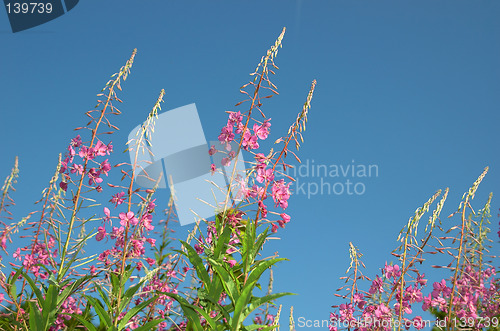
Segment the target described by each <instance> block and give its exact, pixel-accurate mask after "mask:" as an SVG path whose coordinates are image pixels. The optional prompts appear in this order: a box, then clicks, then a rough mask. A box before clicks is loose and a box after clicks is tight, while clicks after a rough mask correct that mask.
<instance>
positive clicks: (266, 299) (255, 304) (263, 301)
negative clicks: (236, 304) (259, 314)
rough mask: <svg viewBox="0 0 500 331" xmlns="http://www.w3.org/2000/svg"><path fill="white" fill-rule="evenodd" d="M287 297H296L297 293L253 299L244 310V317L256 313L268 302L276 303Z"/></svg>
mask: <svg viewBox="0 0 500 331" xmlns="http://www.w3.org/2000/svg"><path fill="white" fill-rule="evenodd" d="M285 295H296V294H295V293H289V292H281V293H272V294H268V295H265V296H263V297H260V298H259V297H253V298H252V300H251V301H250V304H249V305H248V306H247V307H246V308H245V309H244V315H245V316H248V315H250V314H251V313H252V311H254V310H255V309H257V308H259V307H260V306H262V305H263V304H266V303H268V302H271V301H274V300H276V299H279V298H281V297H284V296H285Z"/></svg>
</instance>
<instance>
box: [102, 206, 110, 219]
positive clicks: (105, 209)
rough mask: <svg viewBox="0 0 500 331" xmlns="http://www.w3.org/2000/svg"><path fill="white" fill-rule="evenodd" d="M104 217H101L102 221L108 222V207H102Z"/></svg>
mask: <svg viewBox="0 0 500 331" xmlns="http://www.w3.org/2000/svg"><path fill="white" fill-rule="evenodd" d="M104 215H106V216H105V217H103V220H104V221H108V220H109V219H110V218H111V216H110V211H109V208H108V207H104Z"/></svg>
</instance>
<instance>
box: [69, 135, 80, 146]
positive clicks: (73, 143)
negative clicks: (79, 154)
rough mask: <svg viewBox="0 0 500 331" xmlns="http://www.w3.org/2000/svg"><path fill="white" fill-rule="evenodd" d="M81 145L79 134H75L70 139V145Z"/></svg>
mask: <svg viewBox="0 0 500 331" xmlns="http://www.w3.org/2000/svg"><path fill="white" fill-rule="evenodd" d="M81 145H82V138H81V137H80V135H78V136H76V137H75V138H73V139H71V146H73V147H80V146H81Z"/></svg>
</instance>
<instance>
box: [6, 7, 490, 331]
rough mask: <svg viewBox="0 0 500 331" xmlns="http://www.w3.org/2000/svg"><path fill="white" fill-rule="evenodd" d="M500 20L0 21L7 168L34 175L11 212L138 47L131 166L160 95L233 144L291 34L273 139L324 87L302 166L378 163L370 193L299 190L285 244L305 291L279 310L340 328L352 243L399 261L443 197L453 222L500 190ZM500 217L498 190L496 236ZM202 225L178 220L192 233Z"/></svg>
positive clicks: (377, 10)
mask: <svg viewBox="0 0 500 331" xmlns="http://www.w3.org/2000/svg"><path fill="white" fill-rule="evenodd" d="M499 13H500V3H498V2H496V1H451V0H450V1H426V0H423V1H419V2H418V4H417V3H415V2H406V1H405V2H403V1H377V2H369V1H354V2H353V1H300V0H299V1H272V2H264V1H252V2H234V3H233V2H229V1H190V2H180V1H148V2H142V1H121V2H120V3H119V4H118V2H115V3H111V2H100V3H98V2H97V1H85V2H83V1H80V3H79V4H78V6H77V7H75V8H74V9H73V10H72V11H70V12H69V13H68V14H66V15H64V16H62V17H60V18H58V19H56V20H54V21H51V22H49V23H47V24H45V25H42V26H39V27H35V28H33V29H30V30H27V31H24V32H20V33H15V34H13V33H11V32H10V26H9V24H8V20H7V15H6V13H5V12H4V11H0V39H1V41H2V43H1V44H2V56H1V58H2V61H1V62H0V139H1V141H2V142H3V143H2V144H1V145H0V155H1V157H0V160H1V162H0V174H1V176H2V177H5V176H7V175H8V173H9V171H10V169H11V167H12V164H13V162H14V158H15V156H16V155H17V156H19V162H20V169H21V173H20V179H19V183H18V185H17V192H16V193H15V194H14V198H15V199H16V202H17V205H16V207H15V208H13V209H12V211H13V212H14V213H15V215H16V216H17V217H18V218H19V217H22V216H25V215H26V214H28V212H29V211H31V210H33V209H34V207H33V205H32V203H33V202H34V201H36V200H38V199H39V197H40V193H41V191H42V189H43V188H44V187H45V186H46V184H47V182H48V180H49V179H50V177H51V176H52V174H53V171H54V168H55V165H56V163H57V155H58V153H60V152H64V150H65V148H66V146H67V144H68V142H69V140H70V139H71V138H72V137H73V136H74V132H73V128H75V127H78V126H81V125H83V124H84V123H85V122H86V117H85V116H84V112H85V111H87V110H90V109H91V108H92V107H93V106H94V105H95V103H96V96H95V95H96V94H97V93H98V92H99V91H100V90H101V89H102V87H103V86H104V84H105V83H106V82H107V80H108V78H109V76H110V75H111V74H112V73H114V72H116V71H117V70H118V68H119V67H120V66H122V65H123V64H124V63H125V61H126V60H127V59H128V57H129V56H130V54H131V52H132V50H133V49H134V48H137V49H138V54H137V57H136V60H135V63H134V65H133V68H132V73H131V75H130V76H129V78H128V79H127V81H126V82H125V83H124V84H123V88H124V91H123V92H121V93H120V94H119V96H120V97H121V99H122V100H123V101H124V103H123V105H121V107H120V110H121V111H122V113H123V114H122V115H121V116H120V117H117V118H116V119H115V122H114V124H115V125H117V126H118V127H120V129H121V131H119V132H118V133H117V134H116V135H114V136H113V138H112V141H113V144H114V146H115V153H114V158H113V161H115V162H116V163H117V162H120V161H126V160H127V158H128V155H127V154H122V153H121V151H122V150H124V149H125V142H126V139H127V135H128V133H129V132H130V130H132V129H133V128H134V127H135V126H136V125H138V124H139V123H142V121H143V120H144V119H145V117H146V116H147V114H148V112H149V111H150V109H151V107H152V106H153V104H154V102H155V101H156V98H157V97H158V94H159V92H160V90H161V89H165V91H166V96H165V103H164V104H163V105H162V108H163V110H164V111H165V110H169V109H173V108H176V107H180V106H184V105H187V104H190V103H196V106H197V109H198V112H199V115H200V119H201V122H202V125H203V129H204V131H205V135H206V137H207V139H209V140H210V139H211V140H214V139H216V137H217V135H218V134H219V132H220V128H221V127H222V126H223V125H224V123H225V121H226V114H225V113H224V111H226V110H234V109H235V108H234V105H235V104H236V103H237V102H239V101H240V100H241V95H240V93H239V91H238V90H239V87H240V86H241V85H243V84H244V83H246V82H247V81H248V79H249V76H248V74H249V73H250V72H252V71H253V70H254V68H255V66H256V64H257V63H258V61H259V60H260V57H261V56H262V55H264V54H265V52H266V50H267V49H268V48H269V46H270V45H271V44H272V43H274V40H275V38H276V37H277V36H278V35H279V33H280V32H281V29H282V27H284V26H286V27H287V32H286V34H285V38H284V41H283V48H282V49H280V51H279V54H278V57H277V59H276V64H277V65H278V66H279V67H280V70H279V71H278V72H277V75H276V76H275V78H274V80H273V82H274V83H275V84H276V85H277V87H278V90H279V92H280V95H279V96H277V97H275V98H273V99H271V100H268V101H267V102H266V103H265V104H264V106H263V108H262V109H263V110H264V112H265V113H266V115H267V116H268V117H271V118H272V123H273V124H272V130H271V134H272V136H271V138H272V139H271V140H274V139H276V138H278V137H279V136H280V135H281V134H284V133H285V130H286V129H287V128H288V126H289V125H290V123H292V121H293V120H294V119H295V117H296V114H297V112H298V111H300V109H301V107H302V104H303V103H304V101H305V98H306V96H307V92H308V89H309V86H310V84H311V81H312V80H313V79H317V82H318V85H317V88H316V92H315V94H314V98H313V101H312V109H311V111H310V115H309V121H308V125H307V131H306V132H305V134H304V138H305V142H304V144H303V145H302V147H301V149H300V153H299V155H300V157H301V158H302V160H303V161H304V162H306V161H307V160H308V161H309V163H310V164H312V163H313V161H314V163H315V164H322V165H326V166H330V165H337V166H340V165H343V166H344V167H345V166H347V165H349V164H353V163H354V164H360V165H376V166H377V169H378V176H372V177H370V178H364V177H363V178H361V177H357V178H351V181H353V182H359V183H362V184H360V185H362V187H364V188H365V192H364V194H361V195H358V194H352V195H348V194H345V193H344V194H316V195H312V196H310V197H309V198H308V197H307V196H305V195H303V194H302V195H300V194H297V195H296V196H295V197H293V198H292V199H291V200H290V207H289V209H288V213H289V214H290V215H292V221H291V222H290V223H289V224H288V225H287V227H286V229H285V230H283V231H281V232H280V234H281V238H282V239H281V240H280V241H279V242H272V243H270V244H269V247H268V251H269V252H270V253H272V252H274V251H279V255H280V256H281V257H287V258H289V259H290V261H289V262H286V263H282V264H280V265H279V267H278V268H276V269H275V274H274V276H275V290H276V291H290V292H295V293H298V294H299V295H298V296H294V297H289V298H285V299H283V300H281V301H280V303H283V305H284V310H285V312H286V311H288V310H289V307H290V306H291V305H293V306H294V310H295V317H296V318H298V317H300V316H302V317H304V318H306V319H308V320H316V319H327V318H328V314H329V311H330V306H331V305H333V304H338V303H340V302H339V301H338V300H337V299H335V298H334V296H333V293H334V291H335V289H336V288H338V287H339V286H340V285H341V282H340V281H339V280H338V278H339V277H340V276H343V275H344V272H345V270H346V269H347V267H348V264H349V255H348V243H349V242H350V241H352V242H354V243H355V244H356V245H357V246H358V248H359V249H360V250H361V252H362V253H363V254H364V257H363V260H364V262H365V264H366V267H367V270H366V272H365V274H366V275H368V276H370V277H373V276H375V274H376V273H378V272H379V268H380V267H382V266H383V265H384V262H385V261H386V260H389V261H390V260H391V259H392V258H391V256H390V252H391V250H392V249H394V248H395V247H396V246H397V242H396V237H397V234H398V233H399V230H400V229H401V228H402V227H403V226H404V225H405V224H406V222H407V220H408V218H409V217H411V216H412V215H413V213H414V211H415V209H416V208H417V207H419V206H421V205H422V204H423V203H424V202H425V201H426V200H427V199H428V198H429V197H430V196H431V195H432V194H433V193H434V192H435V191H437V190H438V189H444V188H446V187H449V188H450V195H449V197H448V200H447V203H446V204H445V208H444V211H443V213H442V215H443V216H446V215H449V214H450V213H452V212H453V211H455V210H456V208H457V207H458V204H459V201H460V198H461V197H462V194H463V192H465V191H466V190H467V189H468V188H469V187H470V185H471V184H472V183H473V182H474V180H475V179H476V178H477V176H479V174H480V173H481V172H482V170H483V168H484V167H485V166H490V172H489V174H488V175H487V176H486V178H485V180H484V181H483V183H482V184H481V186H480V188H479V191H478V193H477V195H476V199H475V200H474V201H475V203H474V204H473V206H475V208H476V209H479V208H482V206H483V205H484V203H485V201H486V198H487V195H488V194H489V192H493V193H494V194H498V192H499V191H498V183H499V182H500V170H499V167H500V157H499V154H498V148H497V147H496V146H497V143H498V142H499V138H500V131H499V130H498V125H499V123H500V112H499V101H500V100H499V96H500V94H499V92H500V43H499V40H500V39H499V36H500V21H499V20H498V15H499ZM120 146H121V147H120ZM264 147H266V148H267V147H270V145H266V146H264ZM263 151H266V150H265V149H264V150H263ZM353 160H354V161H353ZM301 180H303V181H304V182H308V183H319V181H320V178H317V177H316V178H313V177H309V178H301ZM325 180H326V181H327V182H328V183H330V184H331V185H333V184H335V183H336V182H345V180H346V178H342V177H341V178H326V179H325ZM311 185H312V184H311ZM359 187H361V186H359ZM103 194H107V193H106V192H103ZM108 199H109V198H108V197H107V198H106V199H105V200H104V201H106V200H108ZM160 200H162V201H160ZM158 202H159V204H160V206H161V205H162V203H163V205H166V202H167V197H166V196H165V195H161V194H160V195H159V197H158ZM498 208H499V203H498V199H497V197H496V196H495V195H494V197H493V200H492V215H493V217H492V223H493V224H492V228H493V234H496V231H498V226H497V224H498V217H497V211H498ZM158 219H159V218H158ZM455 220H456V219H455ZM443 221H445V222H449V220H448V219H446V218H445V217H443ZM187 228H188V227H182V228H181V227H179V226H178V227H176V230H177V234H178V235H179V237H180V238H181V239H183V238H185V233H186V231H187V230H188V229H187ZM493 234H492V237H493V238H494V239H495V241H496V242H498V238H495V237H494V236H493ZM494 250H496V252H498V245H496V246H495V248H494ZM429 264H432V263H429ZM429 272H430V273H431V275H435V274H434V273H432V271H429ZM367 286H368V284H367ZM284 320H287V318H285V319H284ZM298 329H300V328H298Z"/></svg>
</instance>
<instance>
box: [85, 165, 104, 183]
mask: <svg viewBox="0 0 500 331" xmlns="http://www.w3.org/2000/svg"><path fill="white" fill-rule="evenodd" d="M100 175H101V172H100V171H99V170H96V168H92V169H90V170H89V172H88V174H87V176H88V177H89V185H92V184H93V183H95V184H99V183H102V178H101V177H99V176H100Z"/></svg>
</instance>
